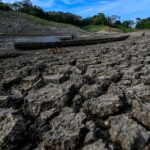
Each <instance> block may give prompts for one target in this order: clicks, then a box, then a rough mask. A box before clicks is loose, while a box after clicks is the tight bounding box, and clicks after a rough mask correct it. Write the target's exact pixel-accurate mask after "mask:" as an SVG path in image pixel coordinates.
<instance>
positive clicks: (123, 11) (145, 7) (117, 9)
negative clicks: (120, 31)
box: [73, 0, 150, 19]
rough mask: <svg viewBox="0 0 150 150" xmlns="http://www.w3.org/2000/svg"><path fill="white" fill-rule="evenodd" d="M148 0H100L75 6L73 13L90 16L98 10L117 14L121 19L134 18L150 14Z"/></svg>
mask: <svg viewBox="0 0 150 150" xmlns="http://www.w3.org/2000/svg"><path fill="white" fill-rule="evenodd" d="M149 6H150V0H143V1H138V2H137V0H115V1H110V0H102V1H99V2H97V3H96V2H95V3H93V4H91V5H90V6H88V5H87V6H84V7H82V9H81V8H75V9H74V10H73V11H74V13H78V14H80V15H81V16H86V17H87V16H92V15H94V14H97V13H99V12H104V13H105V14H106V15H114V14H115V15H118V16H121V17H122V19H135V18H136V17H146V16H148V15H150V9H149Z"/></svg>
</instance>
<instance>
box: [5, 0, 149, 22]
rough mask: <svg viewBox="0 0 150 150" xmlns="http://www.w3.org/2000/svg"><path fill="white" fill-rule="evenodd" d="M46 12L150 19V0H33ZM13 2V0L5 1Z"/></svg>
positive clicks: (123, 18)
mask: <svg viewBox="0 0 150 150" xmlns="http://www.w3.org/2000/svg"><path fill="white" fill-rule="evenodd" d="M31 1H32V3H33V4H36V5H38V6H40V7H42V8H43V9H44V10H46V11H48V10H55V11H64V12H72V13H75V14H78V15H81V16H82V17H89V16H92V15H94V14H97V13H99V12H103V13H105V14H106V15H107V16H111V15H118V16H120V17H121V20H126V19H133V20H135V19H136V18H137V17H140V18H145V17H150V0H31ZM3 2H13V0H3Z"/></svg>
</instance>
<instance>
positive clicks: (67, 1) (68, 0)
mask: <svg viewBox="0 0 150 150" xmlns="http://www.w3.org/2000/svg"><path fill="white" fill-rule="evenodd" d="M62 1H63V2H64V3H65V4H78V3H82V2H84V0H62Z"/></svg>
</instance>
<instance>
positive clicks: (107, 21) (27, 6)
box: [0, 0, 150, 29]
mask: <svg viewBox="0 0 150 150" xmlns="http://www.w3.org/2000/svg"><path fill="white" fill-rule="evenodd" d="M0 11H18V12H23V13H27V14H30V15H33V16H36V17H39V18H42V19H46V20H50V21H56V22H61V23H68V24H72V25H76V26H79V27H84V26H89V25H106V26H109V27H113V28H120V29H125V28H133V27H136V28H137V29H150V18H146V19H140V18H137V21H136V23H135V22H134V21H132V20H126V21H123V22H121V21H120V17H119V16H117V15H112V16H106V15H105V14H104V13H98V14H97V15H94V16H92V17H88V18H82V17H81V16H79V15H76V14H72V13H69V12H67V13H65V12H55V11H48V12H45V11H44V10H43V9H42V8H41V7H39V6H36V5H33V4H32V2H31V1H30V0H22V1H16V2H14V3H11V4H10V3H4V2H2V0H0ZM135 24H136V26H135Z"/></svg>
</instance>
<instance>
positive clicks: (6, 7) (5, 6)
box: [0, 1, 12, 11]
mask: <svg viewBox="0 0 150 150" xmlns="http://www.w3.org/2000/svg"><path fill="white" fill-rule="evenodd" d="M0 10H3V11H9V10H12V9H11V8H10V6H9V5H8V4H5V3H2V2H1V1H0Z"/></svg>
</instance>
